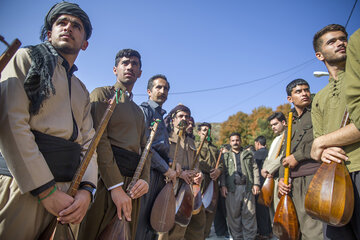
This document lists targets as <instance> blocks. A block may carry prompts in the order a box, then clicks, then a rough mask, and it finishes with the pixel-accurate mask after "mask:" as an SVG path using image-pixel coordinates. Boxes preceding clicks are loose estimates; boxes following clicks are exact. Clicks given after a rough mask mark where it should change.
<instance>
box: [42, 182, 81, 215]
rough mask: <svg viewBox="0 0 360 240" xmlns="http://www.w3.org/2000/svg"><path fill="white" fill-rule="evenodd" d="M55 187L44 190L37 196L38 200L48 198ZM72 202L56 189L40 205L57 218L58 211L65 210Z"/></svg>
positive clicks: (69, 197) (68, 196)
mask: <svg viewBox="0 0 360 240" xmlns="http://www.w3.org/2000/svg"><path fill="white" fill-rule="evenodd" d="M54 187H55V186H51V187H50V188H48V189H46V190H45V191H43V192H42V193H40V194H39V196H38V197H39V199H41V198H44V197H45V196H48V194H50V192H51V191H53V190H54ZM73 202H74V198H73V197H71V196H70V195H68V194H66V193H64V192H63V191H60V190H58V189H56V190H55V192H54V193H53V194H51V195H50V196H48V197H46V198H45V199H44V200H42V201H41V204H42V205H43V206H44V208H45V209H46V210H47V211H48V212H49V213H51V214H52V215H54V216H56V217H58V216H59V213H60V211H62V210H64V209H66V208H67V207H69V206H70V205H71V204H72V203H73Z"/></svg>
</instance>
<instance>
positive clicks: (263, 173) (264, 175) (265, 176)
mask: <svg viewBox="0 0 360 240" xmlns="http://www.w3.org/2000/svg"><path fill="white" fill-rule="evenodd" d="M268 175H270V176H269V177H272V175H271V174H270V173H269V172H268V170H266V169H264V168H263V169H261V176H263V177H264V178H267V177H268Z"/></svg>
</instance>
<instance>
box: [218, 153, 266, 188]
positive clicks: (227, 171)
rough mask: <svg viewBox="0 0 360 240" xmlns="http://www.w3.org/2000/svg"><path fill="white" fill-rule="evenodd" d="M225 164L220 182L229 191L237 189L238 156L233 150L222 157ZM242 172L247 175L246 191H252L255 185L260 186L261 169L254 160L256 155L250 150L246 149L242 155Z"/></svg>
mask: <svg viewBox="0 0 360 240" xmlns="http://www.w3.org/2000/svg"><path fill="white" fill-rule="evenodd" d="M221 158H222V160H223V164H224V171H223V173H222V174H221V179H220V184H221V186H226V187H227V188H228V191H229V192H234V191H235V186H236V185H235V183H234V181H235V172H236V165H235V161H236V157H235V153H234V152H232V151H229V152H226V153H224V155H223V156H222V157H221ZM240 164H241V172H242V174H243V175H244V176H245V177H246V191H247V192H251V189H252V187H253V185H259V186H260V176H259V169H258V167H257V164H256V162H255V160H254V155H253V153H252V152H251V151H249V150H244V151H242V152H241V155H240Z"/></svg>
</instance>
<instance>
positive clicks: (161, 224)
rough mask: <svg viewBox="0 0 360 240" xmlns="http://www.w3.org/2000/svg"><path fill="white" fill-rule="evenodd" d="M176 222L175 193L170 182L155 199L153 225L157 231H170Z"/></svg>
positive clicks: (152, 212) (151, 216) (151, 218)
mask: <svg viewBox="0 0 360 240" xmlns="http://www.w3.org/2000/svg"><path fill="white" fill-rule="evenodd" d="M174 223H175V194H174V190H173V184H172V182H168V183H167V184H166V185H165V187H164V188H163V189H162V190H161V192H160V193H159V194H158V196H157V197H156V199H155V202H154V205H153V208H152V210H151V215H150V224H151V227H152V228H153V229H154V230H155V231H157V232H168V231H170V229H171V228H172V227H173V226H174Z"/></svg>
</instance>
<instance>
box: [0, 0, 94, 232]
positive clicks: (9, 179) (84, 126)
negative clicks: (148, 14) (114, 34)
mask: <svg viewBox="0 0 360 240" xmlns="http://www.w3.org/2000/svg"><path fill="white" fill-rule="evenodd" d="M91 32H92V26H91V23H90V20H89V17H88V15H87V14H86V13H85V12H84V11H83V10H82V9H81V8H80V7H79V6H78V5H77V4H73V3H68V2H61V3H58V4H55V5H54V6H53V7H52V8H51V9H50V11H49V12H48V14H47V15H46V17H45V23H44V27H43V29H42V34H41V37H40V38H41V40H43V41H44V42H43V43H41V44H38V45H36V46H29V47H26V48H23V49H20V50H19V51H18V52H17V53H16V55H15V56H14V57H13V58H12V60H11V61H10V62H9V64H8V65H7V67H6V68H5V69H4V71H3V72H2V76H1V83H0V84H1V97H0V98H1V99H0V109H1V118H0V132H1V135H0V149H1V158H0V239H37V238H38V237H39V236H40V234H41V233H42V232H43V231H44V229H45V228H46V227H47V226H48V224H49V222H50V221H51V220H52V219H53V217H54V216H56V217H58V220H59V221H60V222H62V223H71V224H78V223H80V222H81V220H82V219H83V217H84V216H85V214H86V211H87V209H88V207H89V204H90V201H91V199H92V196H93V195H92V194H94V192H95V187H96V183H97V163H96V154H94V156H93V158H92V159H91V161H90V164H89V166H88V168H87V170H86V171H85V174H84V176H83V179H82V182H81V183H80V189H79V191H78V192H77V194H76V195H75V197H71V196H69V195H67V194H66V191H67V190H68V187H69V185H70V182H71V180H72V178H73V176H74V174H75V172H76V170H77V168H78V167H79V164H80V162H81V161H82V159H83V156H84V154H85V152H86V150H87V148H88V146H89V144H90V141H91V139H92V137H93V136H94V129H93V122H92V118H91V114H90V101H89V93H88V91H87V90H86V87H85V85H84V84H83V83H82V82H81V81H80V80H79V79H78V78H77V77H76V76H75V75H74V74H73V73H74V72H75V71H76V70H77V67H76V65H75V64H74V62H75V60H76V58H77V56H78V54H79V52H80V50H86V48H87V46H88V41H87V40H88V39H89V38H90V36H91ZM45 40H46V41H45ZM2 156H3V157H2Z"/></svg>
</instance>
